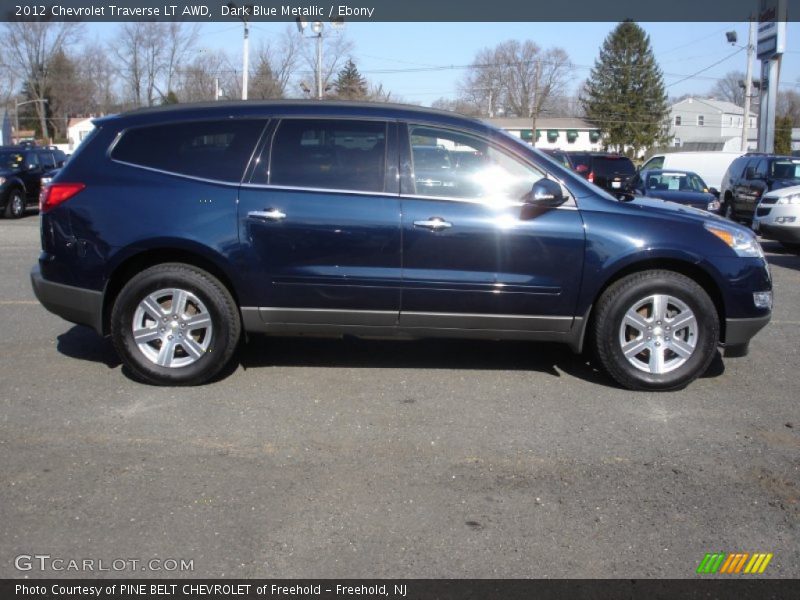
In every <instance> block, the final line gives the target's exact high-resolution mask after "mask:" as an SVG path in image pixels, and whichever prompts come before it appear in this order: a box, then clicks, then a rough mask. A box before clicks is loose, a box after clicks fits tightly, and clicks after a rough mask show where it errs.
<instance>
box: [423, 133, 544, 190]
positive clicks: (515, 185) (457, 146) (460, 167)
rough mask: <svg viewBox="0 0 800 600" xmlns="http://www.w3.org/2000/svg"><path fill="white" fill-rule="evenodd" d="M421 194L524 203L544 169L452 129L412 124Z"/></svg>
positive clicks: (541, 176) (542, 175)
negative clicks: (541, 169) (539, 168)
mask: <svg viewBox="0 0 800 600" xmlns="http://www.w3.org/2000/svg"><path fill="white" fill-rule="evenodd" d="M409 135H410V140H411V157H412V162H413V170H414V186H415V190H416V191H415V193H416V194H417V195H420V196H437V197H450V198H464V199H470V200H481V201H483V202H485V203H487V204H510V203H517V202H522V201H523V200H524V199H525V196H527V195H528V194H529V193H530V191H531V187H532V186H533V184H534V183H535V182H537V181H539V180H540V179H542V178H543V177H544V173H543V172H542V171H540V170H538V169H536V168H534V167H532V166H530V165H528V164H525V163H523V162H521V161H519V160H518V159H516V158H514V157H512V156H510V155H508V154H506V153H505V152H501V151H500V150H498V149H497V148H495V147H494V146H491V145H490V144H489V143H488V142H487V141H486V140H483V139H481V138H478V137H475V136H471V135H468V134H464V133H461V132H457V131H451V130H448V129H439V128H435V127H426V126H416V125H411V126H409Z"/></svg>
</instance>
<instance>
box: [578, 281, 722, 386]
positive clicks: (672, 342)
mask: <svg viewBox="0 0 800 600" xmlns="http://www.w3.org/2000/svg"><path fill="white" fill-rule="evenodd" d="M659 315H663V316H662V317H661V318H660V319H659V318H658V316H659ZM593 323H594V325H593V336H594V337H593V339H594V346H595V351H596V353H597V357H598V359H599V361H600V363H601V364H602V365H603V367H604V368H605V370H606V372H607V373H608V374H609V375H610V376H611V377H612V378H613V379H614V380H615V381H616V382H617V383H619V384H620V385H621V386H623V387H626V388H628V389H631V390H654V391H670V390H678V389H681V388H683V387H685V386H686V385H688V384H689V383H691V382H692V381H694V380H695V379H696V378H697V377H699V376H700V375H702V374H703V373H705V371H706V370H707V369H708V367H709V365H710V364H711V361H712V360H713V359H714V356H715V354H716V349H717V345H718V343H719V317H718V315H717V310H716V307H715V306H714V303H713V302H712V300H711V298H709V296H708V294H707V293H706V291H705V290H704V289H703V288H702V287H700V285H698V284H697V282H695V281H694V280H692V279H690V278H689V277H686V276H684V275H681V274H680V273H675V272H673V271H643V272H641V273H634V274H632V275H628V276H627V277H623V278H622V279H620V280H619V281H616V282H614V283H613V284H612V285H611V286H609V288H608V289H607V290H606V291H605V292H604V293H603V295H602V296H601V297H600V300H599V302H598V303H597V311H596V313H595V316H594V320H593ZM673 324H674V325H673ZM673 326H676V328H675V329H673ZM678 327H679V328H678ZM648 328H650V329H648ZM625 351H627V352H628V355H627V356H626V353H625ZM637 351H638V352H637ZM634 352H636V354H633V353H634Z"/></svg>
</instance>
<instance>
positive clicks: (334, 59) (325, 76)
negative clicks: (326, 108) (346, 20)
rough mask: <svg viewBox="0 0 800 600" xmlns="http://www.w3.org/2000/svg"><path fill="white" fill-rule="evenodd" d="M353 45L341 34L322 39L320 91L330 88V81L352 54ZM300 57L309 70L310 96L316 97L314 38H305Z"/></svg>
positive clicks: (326, 36) (327, 35) (315, 49)
mask: <svg viewBox="0 0 800 600" xmlns="http://www.w3.org/2000/svg"><path fill="white" fill-rule="evenodd" d="M353 49H354V46H353V43H352V42H351V41H350V40H348V39H347V38H346V37H345V36H344V34H342V33H328V34H326V35H324V36H323V38H322V68H321V74H322V77H321V79H322V90H323V95H324V91H325V90H327V89H328V88H330V87H331V85H332V82H331V79H333V78H334V75H335V74H336V73H338V72H339V70H340V69H341V68H342V64H343V63H344V61H345V60H347V57H348V56H349V55H351V54H352V53H353ZM302 56H303V58H304V59H305V63H306V65H308V68H309V75H310V76H309V80H310V82H312V83H313V84H314V85H311V86H310V87H311V88H312V95H313V96H314V97H316V72H317V41H316V38H306V39H305V44H304V47H303V50H302Z"/></svg>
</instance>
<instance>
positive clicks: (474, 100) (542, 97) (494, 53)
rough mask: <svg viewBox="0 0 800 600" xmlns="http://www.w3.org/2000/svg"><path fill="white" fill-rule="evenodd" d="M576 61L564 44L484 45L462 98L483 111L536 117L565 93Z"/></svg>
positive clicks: (462, 85) (463, 85)
mask: <svg viewBox="0 0 800 600" xmlns="http://www.w3.org/2000/svg"><path fill="white" fill-rule="evenodd" d="M571 75H572V63H571V62H570V60H569V57H568V56H567V53H566V52H565V51H564V50H562V49H561V48H551V49H549V50H546V51H543V50H542V49H541V48H540V47H539V46H538V45H537V44H535V43H534V42H532V41H524V42H519V41H517V40H509V41H507V42H503V43H501V44H499V45H497V46H495V47H494V48H484V49H483V50H481V51H480V52H478V54H477V55H476V56H475V60H473V62H472V65H471V67H470V69H469V70H468V72H467V73H466V75H465V77H464V79H463V80H462V81H461V83H460V84H459V96H460V100H461V101H462V102H463V103H464V104H466V105H472V106H473V107H474V108H475V109H477V110H479V111H480V112H481V114H488V115H494V114H496V113H500V112H502V113H504V114H506V115H508V116H518V117H534V116H537V115H538V114H539V113H540V112H542V110H543V108H544V107H545V106H546V105H547V103H548V102H550V101H552V99H553V98H555V97H557V96H559V95H565V89H566V85H567V83H568V81H569V79H570V77H571Z"/></svg>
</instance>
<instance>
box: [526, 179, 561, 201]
mask: <svg viewBox="0 0 800 600" xmlns="http://www.w3.org/2000/svg"><path fill="white" fill-rule="evenodd" d="M565 201H566V198H564V194H563V192H562V191H561V185H560V184H559V183H558V182H556V181H553V180H552V179H546V178H542V179H540V180H539V181H537V182H536V183H534V184H533V186H532V187H531V191H530V194H528V196H527V197H526V199H525V204H528V205H530V206H536V207H539V208H555V207H556V206H561V205H562V204H564V202H565Z"/></svg>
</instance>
